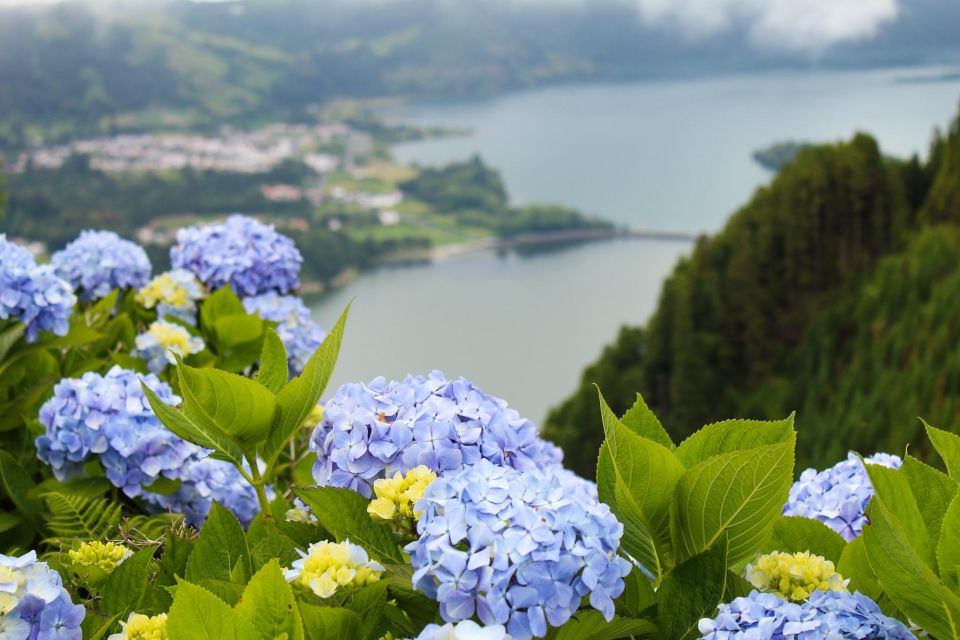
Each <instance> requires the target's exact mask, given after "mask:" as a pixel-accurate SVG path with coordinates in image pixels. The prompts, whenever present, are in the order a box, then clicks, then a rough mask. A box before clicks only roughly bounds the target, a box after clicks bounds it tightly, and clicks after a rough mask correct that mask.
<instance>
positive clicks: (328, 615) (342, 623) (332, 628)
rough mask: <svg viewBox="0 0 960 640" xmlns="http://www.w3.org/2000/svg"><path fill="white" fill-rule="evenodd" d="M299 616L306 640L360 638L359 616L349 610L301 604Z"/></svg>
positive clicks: (350, 639)
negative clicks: (301, 619)
mask: <svg viewBox="0 0 960 640" xmlns="http://www.w3.org/2000/svg"><path fill="white" fill-rule="evenodd" d="M300 616H301V617H302V618H303V628H304V631H305V632H306V636H307V640H357V638H359V637H360V628H361V624H360V616H358V615H357V614H356V613H354V612H353V611H350V610H349V609H339V608H334V607H317V606H315V605H310V604H306V603H304V602H301V603H300Z"/></svg>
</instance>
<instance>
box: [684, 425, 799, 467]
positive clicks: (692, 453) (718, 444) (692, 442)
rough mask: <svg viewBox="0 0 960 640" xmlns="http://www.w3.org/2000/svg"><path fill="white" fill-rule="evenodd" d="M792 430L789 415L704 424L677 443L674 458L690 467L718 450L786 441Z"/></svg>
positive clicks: (718, 453) (726, 450) (721, 451)
mask: <svg viewBox="0 0 960 640" xmlns="http://www.w3.org/2000/svg"><path fill="white" fill-rule="evenodd" d="M792 433H793V414H790V416H789V417H788V418H785V419H783V420H775V421H764V420H724V421H723V422H716V423H714V424H708V425H707V426H705V427H703V428H702V429H700V430H699V431H697V432H696V433H694V434H693V435H691V436H690V437H689V438H687V439H686V440H684V441H683V442H682V443H680V446H679V447H677V457H678V458H680V462H682V463H683V466H685V467H692V466H694V465H696V464H699V463H701V462H703V461H704V460H706V459H708V458H712V457H713V456H716V455H720V454H721V453H733V452H734V451H742V450H744V449H754V448H756V447H762V446H763V445H767V444H779V443H781V442H787V441H789V440H790V435H791V434H792Z"/></svg>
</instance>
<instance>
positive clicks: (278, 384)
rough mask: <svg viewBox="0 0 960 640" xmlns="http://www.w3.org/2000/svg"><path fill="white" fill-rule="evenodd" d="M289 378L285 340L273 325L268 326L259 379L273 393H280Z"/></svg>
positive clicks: (264, 338) (261, 356) (258, 374)
mask: <svg viewBox="0 0 960 640" xmlns="http://www.w3.org/2000/svg"><path fill="white" fill-rule="evenodd" d="M289 379H290V367H289V365H288V364H287V350H286V349H285V348H284V346H283V340H281V339H280V336H278V335H277V332H276V330H275V329H274V328H273V327H267V329H266V332H265V333H264V334H263V350H262V351H261V352H260V369H259V371H257V380H258V381H259V382H260V384H262V385H263V386H265V387H266V388H267V389H270V391H272V392H273V393H280V390H281V389H283V385H285V384H287V380H289Z"/></svg>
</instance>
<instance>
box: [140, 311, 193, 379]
mask: <svg viewBox="0 0 960 640" xmlns="http://www.w3.org/2000/svg"><path fill="white" fill-rule="evenodd" d="M134 344H136V349H135V350H134V351H133V355H135V356H137V357H139V358H140V359H141V360H145V361H146V363H147V368H148V369H150V371H152V372H153V373H160V372H162V371H163V370H164V369H166V368H167V365H171V364H176V363H177V356H180V357H181V358H185V357H187V356H188V355H191V354H194V353H200V352H201V351H203V347H204V345H203V338H200V337H198V336H194V335H190V332H189V331H187V330H186V329H184V328H183V327H182V326H180V325H179V324H175V323H173V322H167V321H166V320H155V321H154V322H153V323H151V324H150V326H149V327H147V330H146V331H144V332H143V333H141V334H139V335H138V336H137V337H136V341H135V343H134Z"/></svg>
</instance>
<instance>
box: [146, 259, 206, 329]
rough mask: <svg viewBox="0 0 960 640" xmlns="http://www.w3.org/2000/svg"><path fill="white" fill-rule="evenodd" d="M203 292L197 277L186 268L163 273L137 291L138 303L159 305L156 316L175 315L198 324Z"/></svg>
mask: <svg viewBox="0 0 960 640" xmlns="http://www.w3.org/2000/svg"><path fill="white" fill-rule="evenodd" d="M203 296H204V291H203V286H202V285H201V284H200V281H199V280H197V276H195V275H193V273H191V272H190V271H187V270H186V269H173V270H171V271H167V272H164V273H161V274H160V275H158V276H157V277H155V278H154V279H153V280H151V281H150V282H148V283H147V284H146V285H145V286H144V287H143V288H142V289H140V290H139V291H137V296H136V300H137V303H139V304H141V305H143V306H144V307H145V308H147V309H153V308H156V310H157V317H158V318H161V319H162V318H164V317H166V316H173V317H174V318H177V319H179V320H182V321H183V322H186V323H187V324H190V325H194V326H196V324H197V302H199V301H200V300H202V299H203Z"/></svg>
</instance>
